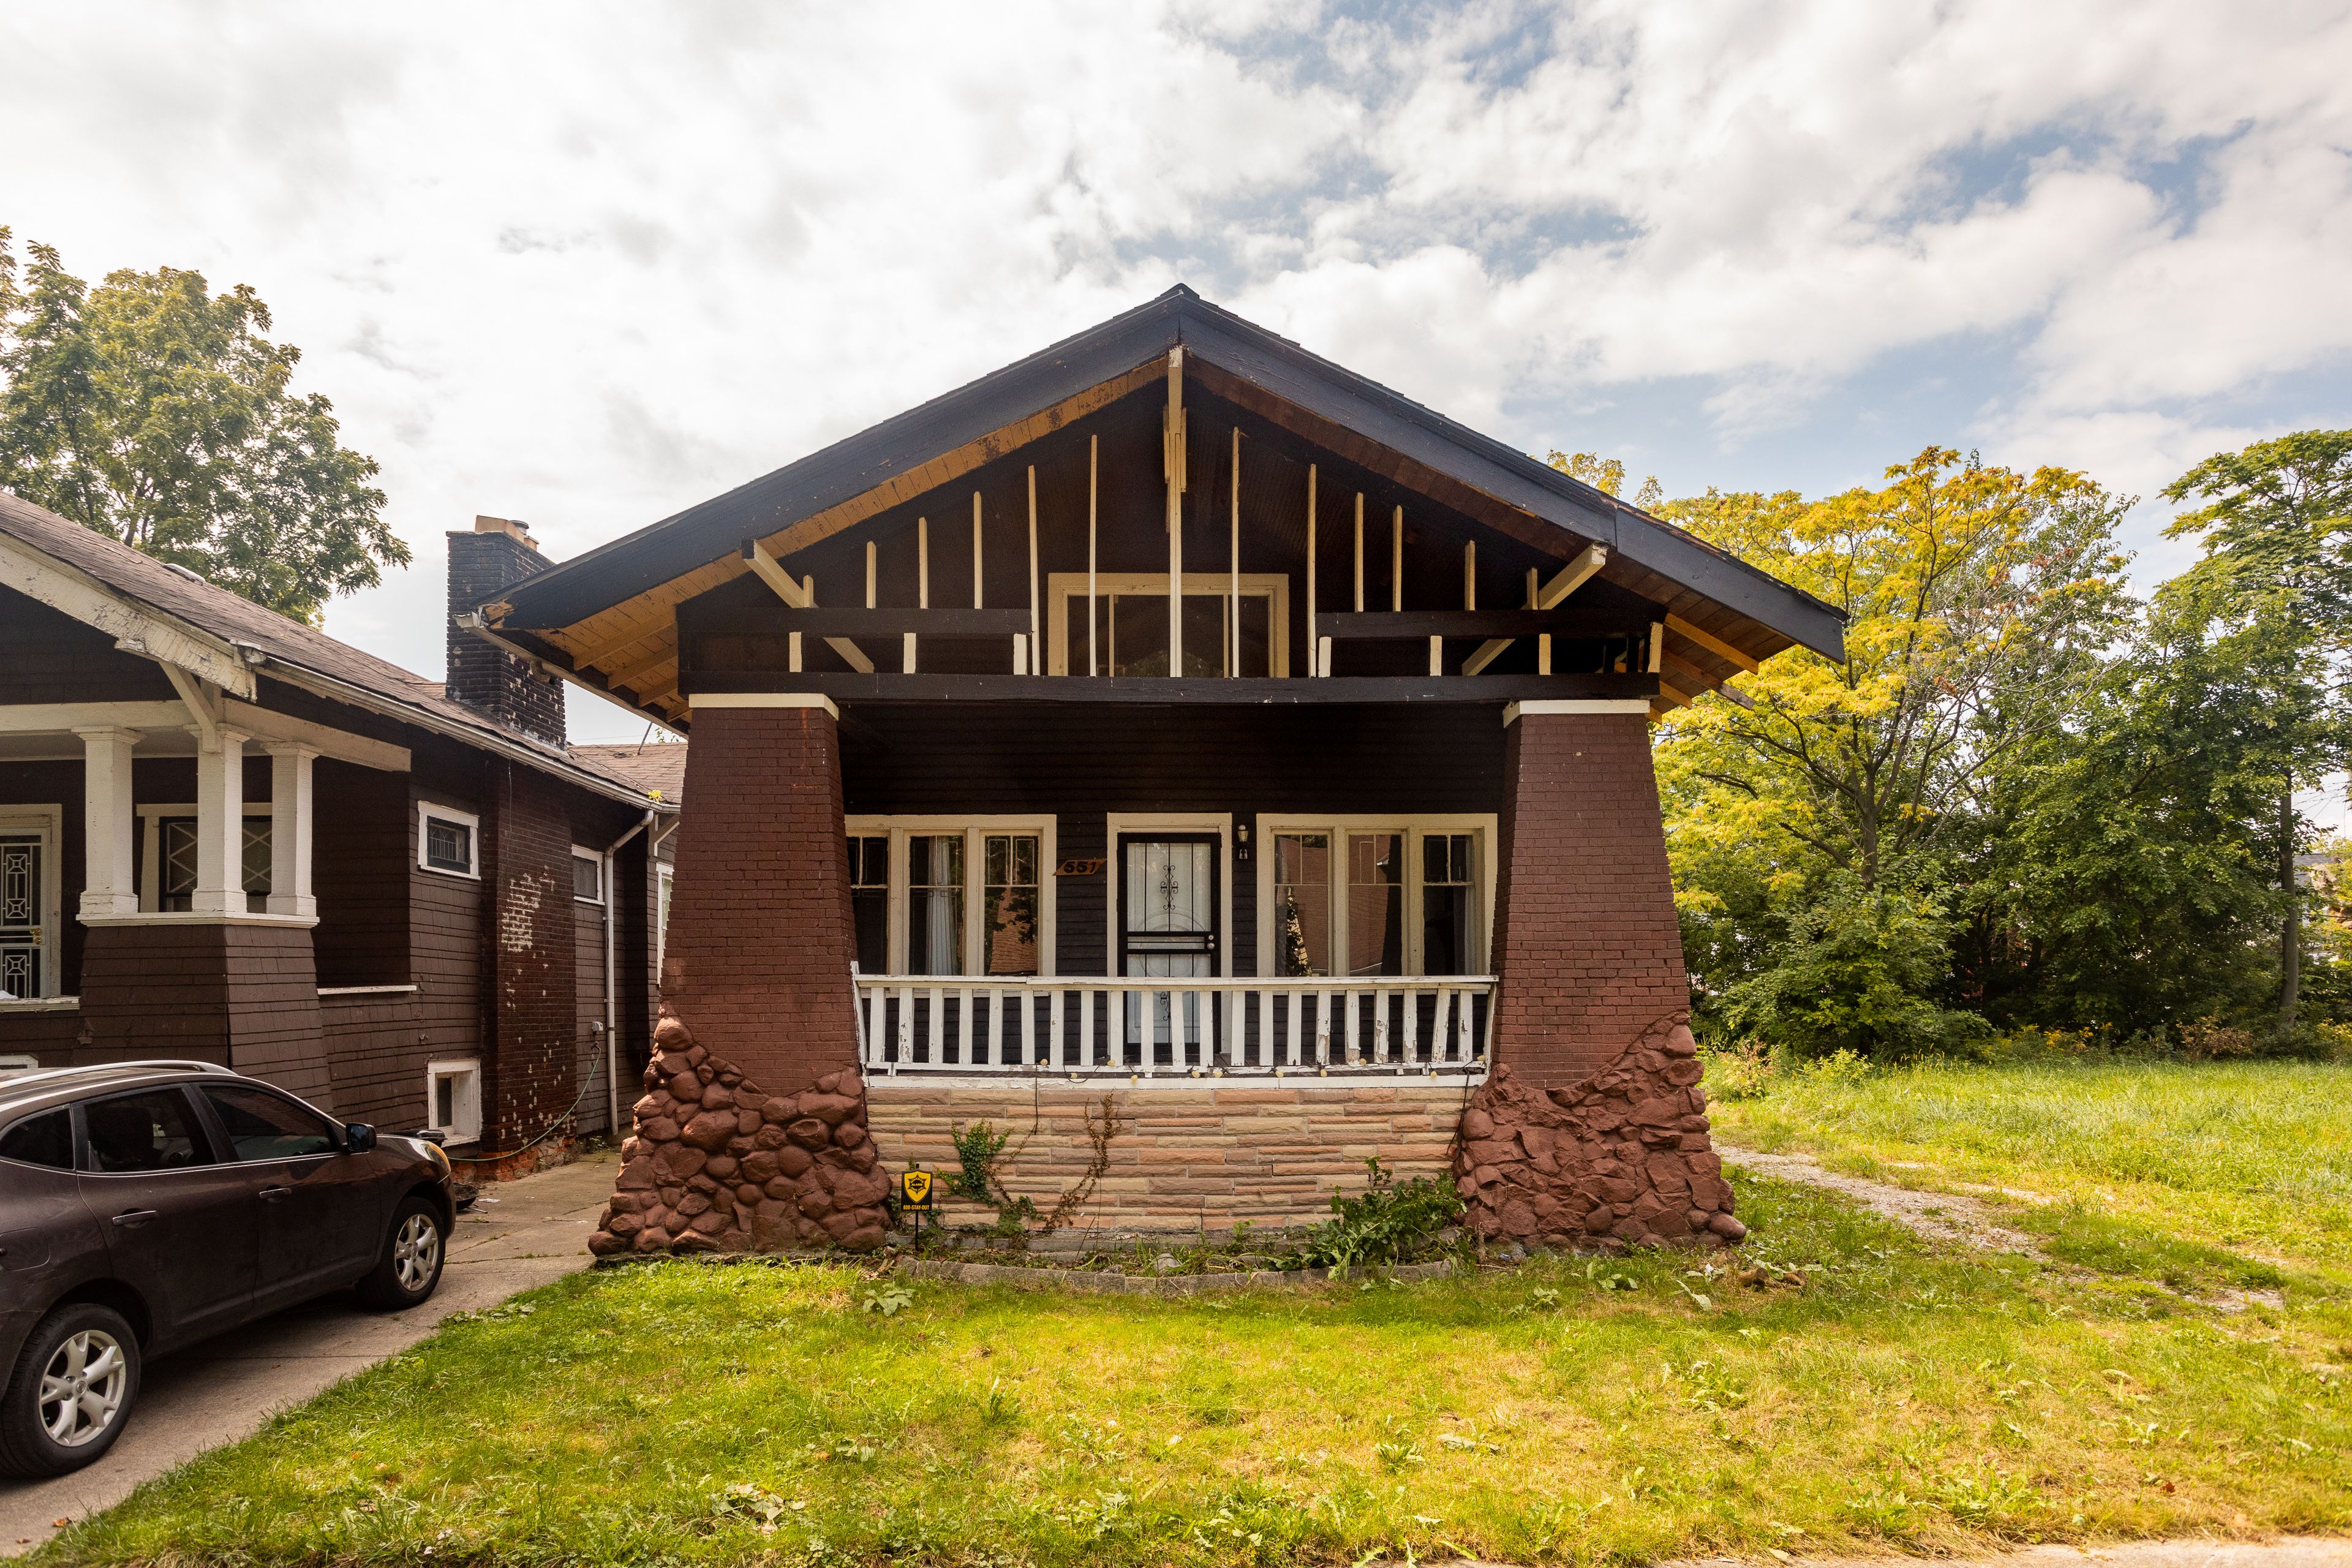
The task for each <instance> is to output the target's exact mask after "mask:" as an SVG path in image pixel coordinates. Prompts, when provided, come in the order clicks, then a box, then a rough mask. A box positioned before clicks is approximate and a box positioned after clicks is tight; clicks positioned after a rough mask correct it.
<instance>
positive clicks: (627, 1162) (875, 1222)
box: [588, 1016, 888, 1258]
mask: <svg viewBox="0 0 2352 1568" xmlns="http://www.w3.org/2000/svg"><path fill="white" fill-rule="evenodd" d="M654 1048H655V1054H654V1059H653V1063H652V1065H651V1066H649V1067H648V1068H646V1079H645V1081H646V1090H647V1093H646V1097H645V1098H644V1099H642V1100H638V1101H637V1102H636V1105H635V1113H636V1132H635V1136H634V1137H632V1138H630V1139H629V1140H628V1141H627V1142H625V1143H623V1144H622V1145H621V1159H622V1164H621V1174H620V1179H619V1181H618V1182H616V1183H615V1184H614V1194H613V1196H612V1200H611V1202H610V1203H609V1204H607V1205H606V1206H605V1209H604V1219H603V1221H602V1222H601V1223H600V1224H599V1225H598V1226H597V1228H596V1233H595V1234H594V1235H593V1236H592V1237H589V1238H588V1250H589V1251H591V1252H593V1253H594V1254H596V1255H597V1256H598V1257H600V1258H609V1257H612V1256H614V1254H617V1253H624V1252H644V1253H662V1252H670V1253H685V1252H746V1251H756V1252H781V1251H785V1250H788V1249H794V1248H804V1249H810V1250H814V1249H819V1248H824V1247H838V1248H841V1249H843V1250H845V1251H850V1252H865V1251H870V1250H872V1249H873V1248H874V1247H878V1246H880V1245H881V1243H882V1234H883V1230H884V1228H885V1226H886V1225H887V1211H886V1210H885V1209H884V1208H883V1205H882V1197H883V1194H884V1193H885V1192H887V1190H888V1184H887V1182H886V1181H885V1180H884V1179H883V1177H882V1176H881V1175H880V1174H878V1173H877V1171H876V1168H875V1167H876V1165H877V1158H876V1155H875V1152H874V1141H873V1139H872V1138H870V1137H868V1136H867V1135H866V1084H865V1080H864V1079H862V1078H861V1077H860V1076H859V1074H858V1072H857V1069H856V1068H854V1067H853V1068H844V1069H842V1070H841V1071H839V1072H833V1073H827V1074H825V1075H824V1077H823V1078H820V1079H817V1080H816V1082H815V1084H814V1086H812V1087H811V1088H809V1089H804V1090H803V1091H802V1092H800V1093H798V1094H790V1095H781V1096H777V1095H770V1094H768V1093H766V1092H765V1091H764V1090H762V1089H761V1088H760V1086H759V1085H757V1084H755V1083H753V1082H751V1079H747V1078H745V1077H744V1076H743V1075H742V1074H741V1073H740V1072H739V1071H737V1070H736V1068H735V1066H734V1064H733V1063H732V1062H730V1061H728V1060H726V1059H725V1058H719V1057H714V1056H712V1055H711V1054H710V1053H709V1051H707V1050H705V1049H703V1047H700V1046H698V1045H696V1044H695V1043H694V1037H693V1035H692V1034H691V1033H690V1032H689V1031H688V1028H687V1026H686V1025H685V1024H683V1023H682V1022H680V1021H679V1020H678V1019H677V1018H676V1017H674V1016H665V1017H663V1019H662V1021H661V1023H660V1024H659V1025H658V1026H656V1028H655V1030H654Z"/></svg>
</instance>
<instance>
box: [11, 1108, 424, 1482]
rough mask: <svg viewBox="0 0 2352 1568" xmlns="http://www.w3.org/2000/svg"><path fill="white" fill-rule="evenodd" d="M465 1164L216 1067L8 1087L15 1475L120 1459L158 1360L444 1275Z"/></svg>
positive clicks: (413, 1291) (383, 1302) (393, 1306)
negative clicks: (453, 1196)
mask: <svg viewBox="0 0 2352 1568" xmlns="http://www.w3.org/2000/svg"><path fill="white" fill-rule="evenodd" d="M451 1218H452V1207H451V1202H450V1183H449V1162H448V1159H447V1158H446V1156H445V1155H444V1154H443V1153H442V1152H441V1151H440V1150H439V1149H437V1148H436V1147H434V1146H433V1145H432V1144H430V1143H427V1142H423V1141H422V1140H418V1139H411V1138H391V1137H387V1138H379V1137H377V1136H376V1132H375V1130H374V1129H373V1128H372V1127H368V1126H365V1125H362V1124H360V1123H353V1124H352V1125H350V1126H345V1125H343V1124H342V1123H341V1122H338V1121H335V1120H334V1119H333V1118H331V1117H329V1116H327V1115H324V1114H323V1113H321V1112H320V1111H318V1110H313V1109H312V1108H311V1107H310V1106H308V1105H305V1104H304V1103H303V1102H302V1101H300V1100H297V1099H295V1098H294V1097H293V1096H292V1095H290V1094H287V1093H285V1092H284V1091H283V1090H280V1089H272V1088H271V1087H270V1086H269V1085H268V1084H266V1083H257V1082H256V1081H255V1080H254V1079H249V1078H241V1077H239V1076H238V1075H236V1074H235V1073H232V1072H230V1071H228V1070H227V1069H226V1068H218V1067H213V1066H210V1065H209V1064H206V1063H203V1062H121V1063H116V1064H113V1065H111V1066H106V1067H90V1068H63V1069H60V1070H58V1071H54V1072H35V1073H26V1074H23V1075H21V1076H18V1077H16V1078H9V1079H0V1374H5V1380H6V1391H5V1394H0V1473H5V1474H9V1475H19V1476H38V1475H55V1474H58V1473H59V1472H61V1471H65V1470H70V1469H76V1468H79V1467H81V1466H83V1465H87V1464H89V1462H90V1461H91V1460H93V1459H95V1458H98V1457H99V1456H100V1454H103V1453H104V1452H106V1450H107V1449H108V1447H110V1446H111V1445H112V1444H113V1442H114V1439H115V1437H116V1436H117V1435H118V1434H120V1433H121V1430H122V1426H123V1422H124V1419H125V1418H126V1417H127V1416H128V1415H130V1413H131V1404H132V1402H133V1401H135V1400H136V1399H137V1398H138V1397H139V1369H140V1363H142V1360H143V1359H144V1358H145V1357H147V1356H151V1355H157V1354H161V1353H163V1352H166V1351H171V1350H175V1349H177V1348H179V1347H180V1346H182V1345H184V1344H188V1343H190V1342H194V1341H195V1340H199V1339H202V1338H204V1337H205V1335H207V1334H213V1333H218V1332H219V1331H221V1330H223V1329H229V1328H234V1327H236V1325H237V1324H239V1323H243V1322H247V1321H251V1320H253V1319H255V1318H258V1317H261V1316H263V1315H265V1314H267V1313H269V1312H274V1311H277V1310H279V1309H280V1308H283V1307H290V1306H293V1305H294V1304H295V1303H297V1302H299V1301H303V1300H309V1299H310V1298H311V1297H314V1296H321V1295H325V1294H327V1293H329V1292H331V1291H335V1290H347V1289H352V1287H354V1286H356V1287H357V1288H358V1289H359V1293H360V1297H361V1300H363V1301H365V1302H366V1303H367V1304H368V1305H369V1306H372V1307H377V1308H382V1309H385V1310H399V1309H401V1308H404V1307H413V1306H415V1305H416V1304H417V1303H419V1302H421V1301H423V1300H425V1298H426V1297H428V1296H430V1295H432V1294H433V1290H434V1288H435V1287H436V1285H438V1284H439V1283H440V1281H441V1264H442V1259H443V1257H444V1255H445V1253H446V1251H447V1245H446V1244H447V1240H448V1236H449V1226H450V1222H451Z"/></svg>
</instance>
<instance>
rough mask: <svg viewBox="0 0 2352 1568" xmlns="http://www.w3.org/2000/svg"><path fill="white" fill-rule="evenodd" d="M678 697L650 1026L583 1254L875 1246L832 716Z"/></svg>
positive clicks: (872, 1155)
mask: <svg viewBox="0 0 2352 1568" xmlns="http://www.w3.org/2000/svg"><path fill="white" fill-rule="evenodd" d="M691 700H692V702H693V705H694V746H693V749H692V750H691V751H689V752H687V756H686V807H685V816H684V820H683V821H682V822H681V823H680V825H679V827H678V847H677V880H676V882H675V883H674V889H675V891H674V892H673V894H672V902H671V904H670V911H669V940H668V945H667V950H666V951H665V952H664V954H663V972H662V1013H663V1015H664V1016H663V1018H662V1020H661V1022H660V1023H659V1024H657V1025H656V1026H655V1028H654V1046H655V1052H656V1054H655V1056H654V1059H653V1063H652V1065H651V1066H649V1067H648V1068H646V1075H645V1084H646V1094H645V1098H643V1099H642V1100H638V1101H637V1102H636V1104H635V1105H634V1106H632V1107H631V1108H630V1109H631V1113H632V1114H633V1116H634V1117H635V1135H634V1136H633V1137H631V1138H630V1139H629V1140H628V1141H627V1142H624V1143H623V1144H622V1145H621V1157H622V1164H621V1172H620V1174H619V1176H618V1177H617V1178H616V1179H615V1181H614V1193H613V1197H612V1200H611V1202H610V1203H608V1204H607V1205H605V1209H604V1220H603V1222H602V1223H601V1224H600V1225H599V1226H598V1227H597V1229H596V1231H595V1234H593V1236H591V1237H589V1238H588V1247H589V1249H590V1250H591V1251H593V1252H594V1253H596V1254H598V1255H599V1256H606V1255H609V1254H612V1253H616V1252H625V1251H635V1252H646V1253H654V1252H708V1251H712V1250H722V1251H730V1252H731V1251H740V1250H743V1249H746V1248H750V1249H754V1250H758V1251H762V1252H767V1251H775V1250H779V1249H782V1248H785V1247H800V1248H813V1247H842V1248H845V1249H846V1250H849V1251H852V1252H865V1251H870V1250H872V1249H873V1248H874V1247H878V1246H879V1245H881V1242H882V1227H883V1226H884V1225H885V1223H887V1216H886V1215H885V1213H884V1210H883V1205H882V1200H883V1195H884V1194H885V1193H887V1191H888V1190H889V1182H888V1178H887V1174H886V1173H883V1172H881V1171H880V1170H878V1169H877V1163H878V1162H877V1155H876V1152H875V1146H874V1140H873V1138H872V1137H871V1135H869V1134H868V1133H867V1131H866V1089H865V1082H864V1079H862V1078H861V1076H860V1075H859V1072H858V1066H857V1031H856V996H855V994H854V993H853V992H852V990H851V986H850V979H849V966H850V963H851V962H852V960H853V958H854V957H855V955H856V951H857V950H856V943H855V941H854V939H853V935H852V931H851V927H850V923H849V852H848V847H847V845H846V843H845V839H844V835H843V827H842V819H841V741H840V736H839V734H838V732H837V725H838V721H839V718H840V715H839V714H838V713H836V712H835V710H834V706H833V704H832V703H830V702H828V701H826V700H824V698H822V697H815V696H794V695H783V694H777V695H760V696H749V695H746V696H716V697H706V696H697V697H694V698H692V699H691Z"/></svg>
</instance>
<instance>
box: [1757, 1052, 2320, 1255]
mask: <svg viewBox="0 0 2352 1568" xmlns="http://www.w3.org/2000/svg"><path fill="white" fill-rule="evenodd" d="M1712 1109H1713V1111H1714V1114H1715V1119H1716V1123H1717V1127H1718V1128H1719V1129H1720V1130H1721V1131H1722V1133H1723V1136H1724V1137H1725V1138H1726V1139H1727V1140H1728V1141H1730V1142H1746V1143H1748V1144H1751V1145H1753V1146H1755V1147H1759V1148H1765V1149H1772V1150H1786V1149H1802V1150H1807V1151H1810V1152H1815V1153H1817V1154H1819V1155H1821V1156H1822V1158H1823V1159H1825V1160H1826V1161H1828V1162H1829V1163H1832V1164H1834V1165H1838V1166H1840V1167H1842V1168H1845V1169H1849V1170H1854V1171H1858V1172H1862V1173H1870V1174H1877V1175H1881V1176H1887V1177H1891V1178H1893V1179H1895V1180H1897V1181H1905V1182H1911V1183H1914V1184H1916V1183H1919V1182H1921V1181H1923V1180H1924V1181H1926V1182H1927V1183H1930V1184H1932V1183H1934V1182H1936V1181H1939V1180H1940V1181H1945V1182H1949V1183H1965V1184H1977V1185H1989V1186H1994V1187H2011V1188H2016V1189H2021V1190H2024V1191H2028V1192H2032V1193H2036V1194H2042V1195H2044V1196H2047V1197H2050V1198H2054V1199H2058V1200H2062V1201H2063V1203H2065V1204H2068V1205H2074V1206H2075V1207H2077V1208H2079V1209H2081V1210H2083V1211H2084V1212H2087V1213H2089V1214H2092V1215H2111V1216H2118V1217H2124V1218H2128V1219H2131V1220H2134V1221H2136V1222H2139V1223H2143V1224H2148V1225H2154V1226H2158V1227H2160V1228H2162V1229H2163V1230H2165V1231H2166V1232H2168V1233H2169V1234H2171V1235H2173V1236H2175V1237H2179V1238H2182V1239H2186V1240H2189V1241H2193V1242H2198V1243H2202V1244H2206V1245H2210V1246H2214V1247H2227V1248H2237V1249H2252V1252H2253V1253H2254V1254H2255V1255H2256V1256H2262V1257H2275V1258H2280V1259H2283V1260H2284V1261H2287V1262H2289V1263H2293V1264H2296V1265H2300V1266H2304V1267H2308V1268H2316V1269H2320V1270H2322V1271H2325V1272H2326V1273H2328V1274H2331V1275H2343V1276H2345V1277H2346V1279H2347V1282H2352V1067H2346V1066H2341V1065H2321V1064H2312V1063H2301V1062H2234V1063H2226V1064H2224V1063H2207V1064H2201V1065H2191V1064H2183V1063H2170V1062H2132V1061H2094V1062H2084V1063H2065V1062H2053V1063H2038V1064H2025V1065H2011V1066H2000V1067H1982V1066H1972V1065H1926V1066H1916V1067H1907V1068H1894V1069H1890V1070H1886V1071H1880V1072H1870V1073H1864V1074H1836V1073H1809V1072H1804V1071H1801V1070H1800V1071H1791V1072H1779V1073H1773V1074H1769V1075H1768V1076H1767V1077H1766V1078H1765V1079H1763V1080H1762V1081H1761V1082H1760V1083H1758V1084H1754V1085H1751V1086H1749V1089H1748V1097H1747V1098H1742V1099H1718V1100H1717V1102H1716V1103H1715V1105H1714V1106H1713V1108H1712ZM1915 1167H1925V1170H1924V1171H1920V1170H1917V1169H1915ZM2029 1206H2030V1205H2029Z"/></svg>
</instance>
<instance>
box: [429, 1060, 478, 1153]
mask: <svg viewBox="0 0 2352 1568" xmlns="http://www.w3.org/2000/svg"><path fill="white" fill-rule="evenodd" d="M425 1128H426V1130H427V1131H433V1132H438V1133H440V1134H441V1136H442V1138H443V1139H444V1140H445V1141H446V1142H450V1143H478V1142H480V1141H481V1137H482V1064H481V1063H480V1062H478V1061H447V1062H434V1063H432V1064H430V1065H429V1066H427V1067H426V1068H425Z"/></svg>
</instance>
